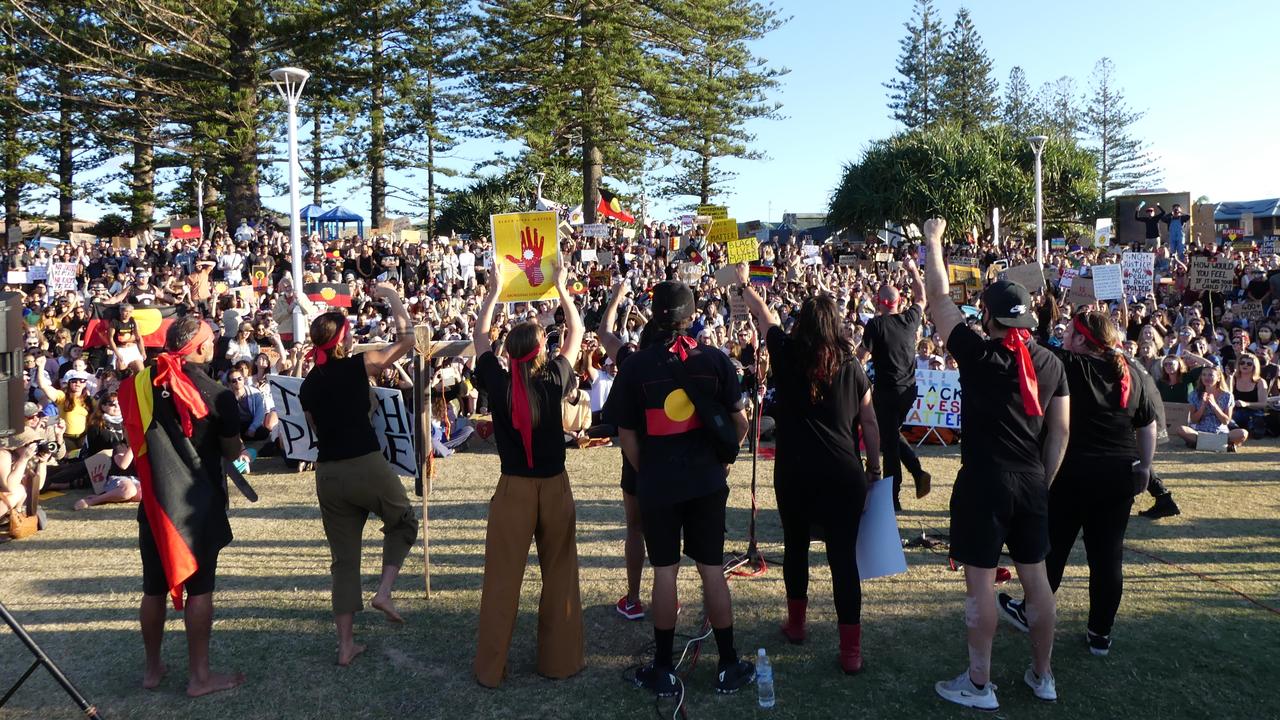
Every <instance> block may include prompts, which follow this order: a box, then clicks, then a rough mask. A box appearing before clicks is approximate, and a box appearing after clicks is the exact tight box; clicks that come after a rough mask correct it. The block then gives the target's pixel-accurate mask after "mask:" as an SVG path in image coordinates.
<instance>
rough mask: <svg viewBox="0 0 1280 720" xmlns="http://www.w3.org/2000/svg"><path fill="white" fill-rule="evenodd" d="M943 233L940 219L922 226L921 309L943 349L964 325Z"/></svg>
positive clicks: (943, 228) (943, 224)
mask: <svg viewBox="0 0 1280 720" xmlns="http://www.w3.org/2000/svg"><path fill="white" fill-rule="evenodd" d="M946 229H947V221H946V220H943V219H942V218H931V219H929V220H926V221H925V223H924V246H925V257H926V258H927V260H928V263H926V265H925V268H924V288H925V293H924V296H925V299H926V303H927V304H926V305H925V308H926V309H927V310H928V313H929V320H930V321H932V322H933V327H934V331H935V333H936V334H937V336H938V338H939V339H941V340H942V344H943V345H945V344H946V343H947V338H948V337H950V336H951V331H952V330H954V329H955V328H956V326H957V325H960V324H961V323H963V322H964V314H963V313H961V312H960V308H958V307H956V304H955V303H953V302H951V295H950V292H951V283H950V282H948V281H947V268H946V263H945V262H944V261H943V259H942V233H943V232H945V231H946ZM1064 447H1065V446H1064Z"/></svg>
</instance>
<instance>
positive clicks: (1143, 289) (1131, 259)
mask: <svg viewBox="0 0 1280 720" xmlns="http://www.w3.org/2000/svg"><path fill="white" fill-rule="evenodd" d="M1120 267H1121V268H1123V270H1124V294H1125V295H1129V296H1131V297H1140V298H1141V297H1146V296H1147V294H1148V293H1150V292H1151V291H1152V288H1153V286H1154V284H1155V275H1156V255H1155V253H1149V252H1127V253H1125V254H1123V255H1121V256H1120Z"/></svg>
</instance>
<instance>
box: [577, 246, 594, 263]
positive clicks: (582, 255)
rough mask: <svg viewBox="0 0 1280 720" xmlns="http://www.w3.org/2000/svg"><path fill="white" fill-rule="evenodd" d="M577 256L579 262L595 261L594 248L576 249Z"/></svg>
mask: <svg viewBox="0 0 1280 720" xmlns="http://www.w3.org/2000/svg"><path fill="white" fill-rule="evenodd" d="M578 258H579V261H580V262H584V263H587V262H595V261H596V249H595V248H583V249H581V250H579V251H578Z"/></svg>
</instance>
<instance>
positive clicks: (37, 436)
mask: <svg viewBox="0 0 1280 720" xmlns="http://www.w3.org/2000/svg"><path fill="white" fill-rule="evenodd" d="M41 440H44V434H43V433H41V432H38V431H36V430H35V429H34V428H23V429H22V432H20V433H16V434H13V435H8V436H6V437H4V438H3V439H0V445H2V446H3V447H4V449H6V450H17V449H18V448H20V447H22V446H23V445H30V444H31V443H33V442H40V441H41Z"/></svg>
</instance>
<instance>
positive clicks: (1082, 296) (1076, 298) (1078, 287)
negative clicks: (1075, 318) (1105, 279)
mask: <svg viewBox="0 0 1280 720" xmlns="http://www.w3.org/2000/svg"><path fill="white" fill-rule="evenodd" d="M1095 300H1097V297H1096V296H1095V295H1094V294H1093V278H1087V277H1076V278H1074V279H1073V280H1072V281H1071V288H1070V289H1069V290H1068V291H1067V302H1068V303H1070V304H1072V305H1088V304H1089V303H1092V302H1094V301H1095Z"/></svg>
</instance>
